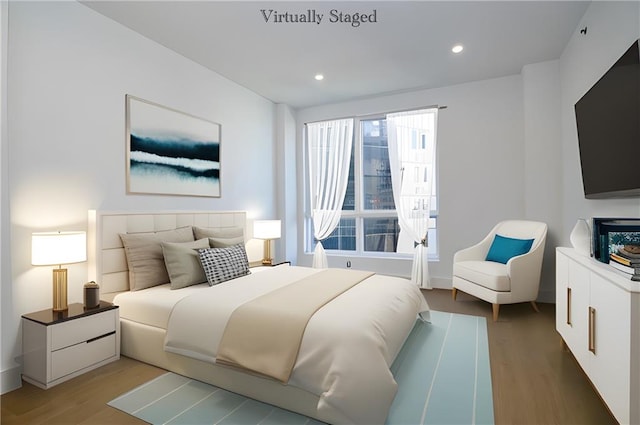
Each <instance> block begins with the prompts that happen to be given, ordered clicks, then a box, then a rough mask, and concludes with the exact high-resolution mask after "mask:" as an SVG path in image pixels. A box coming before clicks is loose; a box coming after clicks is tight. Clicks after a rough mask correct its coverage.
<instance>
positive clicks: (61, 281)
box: [53, 268, 69, 311]
mask: <svg viewBox="0 0 640 425" xmlns="http://www.w3.org/2000/svg"><path fill="white" fill-rule="evenodd" d="M68 309H69V305H68V304H67V269H62V268H60V269H53V311H66V310H68Z"/></svg>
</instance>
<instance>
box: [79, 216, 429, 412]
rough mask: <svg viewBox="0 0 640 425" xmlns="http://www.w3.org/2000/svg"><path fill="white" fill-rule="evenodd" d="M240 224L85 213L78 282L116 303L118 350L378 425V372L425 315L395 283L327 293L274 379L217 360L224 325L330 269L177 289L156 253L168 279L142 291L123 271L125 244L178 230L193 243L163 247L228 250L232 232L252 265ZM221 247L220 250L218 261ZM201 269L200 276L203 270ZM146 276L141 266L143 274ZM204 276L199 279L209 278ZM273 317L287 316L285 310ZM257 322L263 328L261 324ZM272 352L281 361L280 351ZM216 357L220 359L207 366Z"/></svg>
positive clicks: (384, 404) (280, 402)
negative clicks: (203, 244) (205, 244)
mask: <svg viewBox="0 0 640 425" xmlns="http://www.w3.org/2000/svg"><path fill="white" fill-rule="evenodd" d="M246 221H247V220H246V214H245V213H244V212H242V211H224V212H199V211H196V212H190V211H174V212H157V213H145V212H141V213H131V212H103V211H93V210H92V211H89V232H88V243H89V255H88V261H89V277H90V279H91V280H95V281H96V282H98V283H99V284H100V291H101V298H102V299H106V300H112V301H113V302H114V303H115V304H117V305H119V307H120V325H121V354H122V355H124V356H128V357H131V358H134V359H137V360H140V361H143V362H146V363H149V364H152V365H155V366H158V367H161V368H163V369H166V370H169V371H172V372H175V373H178V374H181V375H184V376H188V377H190V378H194V379H197V380H200V381H203V382H207V383H210V384H213V385H216V386H219V387H221V388H225V389H227V390H229V391H233V392H236V393H239V394H243V395H246V396H248V397H251V398H254V399H257V400H260V401H263V402H266V403H270V404H273V405H276V406H279V407H282V408H285V409H288V410H292V411H295V412H298V413H301V414H303V415H306V416H309V417H312V418H315V419H317V420H320V421H323V422H327V423H334V424H343V423H344V424H348V423H359V424H363V423H366V424H373V423H384V421H385V419H386V415H387V412H388V409H389V407H390V405H391V402H392V401H393V398H394V396H395V391H396V384H395V381H394V379H393V376H392V375H391V372H390V370H389V367H390V366H391V363H392V362H393V360H394V359H395V356H396V355H397V354H398V352H399V351H400V349H401V347H402V345H403V343H404V341H405V339H406V337H407V336H408V334H409V332H410V331H411V329H412V327H413V325H414V324H415V321H416V320H417V319H418V318H419V317H420V316H422V317H428V306H427V304H426V302H425V300H424V297H423V296H422V295H421V293H420V291H419V289H418V288H417V287H415V286H413V285H411V284H410V283H409V282H408V281H407V280H406V279H402V278H397V277H390V276H383V275H378V274H372V275H369V274H362V276H360V275H359V276H357V279H356V280H357V281H354V282H352V283H349V284H345V288H342V289H340V290H338V292H337V293H336V294H334V295H331V296H330V297H329V298H328V299H330V300H331V301H329V302H326V303H325V302H322V303H321V304H320V305H319V307H317V308H316V310H314V311H315V313H314V314H312V315H311V316H310V319H308V323H305V325H304V326H303V329H304V333H303V335H302V336H301V340H300V341H299V343H298V348H296V354H297V356H296V357H294V363H292V364H291V367H290V368H289V369H287V372H286V373H285V375H284V377H283V378H281V377H280V375H277V374H276V375H272V374H271V373H270V372H264V371H263V370H261V369H246V368H245V367H244V366H243V365H238V364H233V363H231V364H221V363H222V360H223V357H224V354H225V353H227V351H226V350H225V349H226V348H227V345H225V344H227V342H226V341H227V340H228V339H231V338H230V337H228V335H229V333H230V328H232V327H233V326H231V322H230V319H231V318H232V317H234V316H235V315H237V313H238V311H239V310H242V308H240V307H241V306H242V307H243V308H244V307H245V306H247V305H249V304H252V305H253V304H255V302H256V301H257V300H262V299H263V298H265V297H267V298H268V297H271V298H269V299H273V298H274V297H273V294H275V293H278V292H285V293H286V291H290V290H291V288H298V291H300V290H302V291H306V290H307V289H306V288H304V287H302V283H303V282H311V281H312V280H313V279H315V280H322V279H327V276H333V275H328V274H323V273H334V271H332V270H318V269H311V268H305V267H296V266H278V267H268V268H267V267H260V268H255V269H253V270H251V269H249V272H248V273H246V274H241V275H239V276H234V277H232V278H229V279H226V280H224V281H223V282H222V283H219V284H215V285H210V284H209V283H196V284H190V285H186V286H180V285H179V286H178V287H176V285H175V281H174V277H175V274H174V273H172V266H171V267H170V266H169V264H170V258H171V257H170V255H172V254H169V253H168V251H167V250H165V251H163V252H164V255H165V259H164V261H166V262H167V267H168V270H169V275H170V278H169V279H167V280H170V282H169V281H166V282H162V283H160V284H154V285H152V286H149V287H145V286H144V285H142V286H140V282H143V279H141V276H143V273H141V271H140V270H141V269H140V268H139V265H138V264H135V263H132V266H131V269H132V270H130V268H129V263H130V261H131V258H132V256H133V254H132V252H135V251H132V248H131V246H132V244H133V242H132V240H133V241H134V242H135V243H137V242H136V241H137V239H136V238H138V237H140V239H141V240H142V239H144V238H145V237H146V236H147V235H153V236H154V237H156V235H162V237H164V236H166V235H176V234H178V233H181V234H186V233H184V232H188V231H187V230H186V229H189V231H192V232H193V233H194V236H193V242H191V241H188V242H181V241H175V240H170V242H169V243H166V244H163V247H164V248H166V247H167V246H170V247H171V248H172V249H174V248H175V247H174V246H173V245H181V244H186V245H188V246H191V245H190V244H191V243H198V242H196V241H201V240H202V238H198V237H197V236H196V235H195V233H196V229H198V230H199V231H200V232H205V233H203V234H207V235H216V236H220V237H221V238H215V237H210V238H209V239H208V241H209V243H210V244H214V242H216V241H221V242H222V243H223V246H231V245H225V243H227V242H229V241H232V242H237V239H238V236H237V232H238V231H241V232H242V235H244V236H242V237H241V240H242V241H243V242H244V243H242V244H241V245H243V246H244V247H245V252H246V262H247V263H251V262H252V260H257V259H259V258H260V255H261V251H257V250H256V249H254V248H255V246H253V245H252V241H247V238H246V234H247V232H246V229H245V227H246ZM122 235H125V236H122ZM229 235H233V236H229ZM200 236H202V235H200ZM227 236H228V237H229V238H228V240H227V239H225V237H227ZM167 237H168V236H167ZM171 237H174V236H171ZM123 242H124V244H123ZM125 245H126V248H125ZM233 246H234V247H237V246H238V245H233ZM257 246H258V247H259V246H260V244H258V245H257ZM181 249H182V248H181ZM229 249H230V248H221V249H220V250H219V251H220V252H223V253H225V254H226V253H227V252H228V250H229ZM233 249H235V248H233ZM203 251H207V252H208V251H210V250H209V249H205V250H203ZM211 251H216V250H215V249H211ZM127 255H129V259H128V258H127ZM128 260H129V261H128ZM216 261H217V260H216ZM202 264H203V265H205V262H203V263H202ZM204 268H205V270H207V266H206V265H205V267H204ZM153 271H154V270H149V269H147V270H146V271H145V273H146V272H149V273H153ZM206 273H207V280H209V278H210V275H209V273H208V270H207V272H206ZM335 273H342V272H341V271H335ZM355 274H357V273H354V275H355ZM336 276H337V275H336ZM340 276H342V275H340ZM158 279H163V278H162V277H156V281H158ZM331 280H332V281H333V280H335V279H334V278H331ZM172 285H173V286H174V289H172ZM316 286H317V285H316ZM323 286H324V285H323ZM300 288H302V289H300ZM293 294H294V295H290V296H294V297H295V296H298V297H299V295H295V292H294V293H293ZM310 298H311V297H310ZM298 299H300V298H298ZM290 304H292V303H290ZM293 304H298V303H293ZM299 304H304V303H302V302H300V303H299ZM260 306H261V308H262V305H260ZM277 310H278V311H280V312H282V314H288V313H289V309H288V308H278V309H277ZM291 310H295V308H291ZM195 311H199V313H197V314H194V312H195ZM258 311H262V310H258ZM284 317H286V318H287V319H286V320H283V319H282V318H275V319H274V320H275V323H278V321H280V323H289V322H290V320H289V319H288V317H289V316H284ZM265 322H266V323H267V324H265V326H267V325H268V320H265ZM291 322H292V323H293V322H294V320H293V319H292V320H291ZM240 328H242V327H240ZM241 330H242V329H241ZM245 330H246V329H245ZM240 335H244V334H240ZM259 336H260V335H259V334H258V335H257V336H256V339H259ZM236 339H239V340H244V341H246V340H251V341H253V340H252V338H249V339H247V338H246V337H244V338H236ZM267 339H271V338H267ZM265 343H268V341H266V342H265ZM270 349H271V347H269V348H268V349H267V350H266V351H265V353H266V352H267V351H268V350H270ZM274 349H275V350H276V351H274V352H276V353H280V351H277V350H280V349H281V347H280V343H278V344H275V347H274ZM261 350H262V348H261ZM261 352H262V351H261ZM216 356H219V357H220V359H219V361H218V362H216ZM265 356H266V354H265Z"/></svg>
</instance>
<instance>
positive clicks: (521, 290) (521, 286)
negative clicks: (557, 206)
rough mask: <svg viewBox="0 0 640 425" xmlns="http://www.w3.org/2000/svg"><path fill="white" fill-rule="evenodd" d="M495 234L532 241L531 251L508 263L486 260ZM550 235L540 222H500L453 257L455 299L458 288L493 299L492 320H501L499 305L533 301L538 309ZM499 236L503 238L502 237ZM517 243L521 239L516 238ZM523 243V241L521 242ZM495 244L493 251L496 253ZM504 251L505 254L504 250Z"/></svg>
mask: <svg viewBox="0 0 640 425" xmlns="http://www.w3.org/2000/svg"><path fill="white" fill-rule="evenodd" d="M495 235H500V236H503V237H506V238H513V239H519V240H530V239H533V241H532V242H531V248H530V249H529V250H528V252H526V253H523V254H519V255H515V256H513V257H511V258H510V259H508V260H506V259H507V258H508V257H509V255H508V253H507V255H506V257H504V258H503V259H504V260H505V261H506V263H504V264H503V263H502V262H496V261H487V254H488V253H489V250H490V248H491V246H492V244H493V241H494V238H495ZM546 237H547V225H546V224H545V223H541V222H537V221H526V220H508V221H503V222H500V223H498V224H497V225H496V226H495V227H494V228H493V229H492V230H491V232H489V234H488V235H487V236H486V237H485V238H484V239H483V240H482V241H481V242H480V243H478V244H476V245H474V246H472V247H469V248H466V249H462V250H460V251H458V252H456V253H455V255H454V257H453V294H452V295H453V299H454V300H455V299H456V296H457V293H458V290H460V291H462V292H465V293H467V294H470V295H473V296H475V297H478V298H480V299H481V300H484V301H487V302H490V303H491V304H492V305H493V320H494V321H496V320H498V312H499V311H500V304H514V303H521V302H527V301H529V302H531V305H532V306H533V308H534V310H535V311H536V312H537V311H539V310H538V306H537V305H536V298H537V297H538V289H539V287H540V273H541V270H542V256H543V254H544V244H545V240H546ZM499 239H500V238H499ZM515 242H516V243H517V242H518V241H515ZM520 244H521V245H522V243H520ZM496 248H498V249H500V247H498V246H497V245H496V246H494V248H493V249H492V257H493V254H495V253H496V251H495V249H496ZM502 254H505V253H504V252H502Z"/></svg>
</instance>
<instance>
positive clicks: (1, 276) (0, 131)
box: [0, 1, 20, 392]
mask: <svg viewBox="0 0 640 425" xmlns="http://www.w3.org/2000/svg"><path fill="white" fill-rule="evenodd" d="M7 10H8V4H7V2H4V1H2V2H0V54H1V56H0V101H1V102H2V103H0V282H2V285H0V287H1V289H0V293H1V295H2V300H4V299H5V297H7V298H9V299H10V298H11V290H8V291H6V292H5V288H9V287H10V285H8V284H7V282H11V273H10V264H9V255H8V254H7V253H8V252H9V220H8V219H7V217H9V190H8V186H7V182H8V178H7V170H8V167H7V95H6V94H7V44H8V42H7V39H8V37H7V35H8V33H9V30H8V25H7ZM2 304H3V303H1V302H0V329H2V330H3V329H4V327H3V326H4V323H6V321H7V319H6V318H5V316H6V317H7V318H9V319H10V320H11V317H12V312H13V308H12V307H11V305H10V303H8V304H9V305H8V306H4V305H2ZM2 365H3V366H4V362H3V363H2ZM2 370H4V367H3V368H2V369H0V372H1V371H2ZM19 383H20V381H19V377H18V376H16V374H15V373H14V374H11V373H8V374H6V375H5V374H4V373H0V389H4V388H9V389H11V388H14V387H16V385H18V384H19ZM3 392H4V391H3Z"/></svg>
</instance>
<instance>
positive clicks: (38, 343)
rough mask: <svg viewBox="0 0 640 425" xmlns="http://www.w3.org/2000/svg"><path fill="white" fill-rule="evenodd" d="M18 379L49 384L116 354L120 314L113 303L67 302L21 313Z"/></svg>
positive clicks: (91, 366)
mask: <svg viewBox="0 0 640 425" xmlns="http://www.w3.org/2000/svg"><path fill="white" fill-rule="evenodd" d="M22 352H23V359H24V370H23V374H22V379H24V380H25V381H27V382H29V383H31V384H33V385H36V386H38V387H40V388H44V389H47V388H51V387H52V386H54V385H57V384H59V383H61V382H64V381H67V380H69V379H71V378H74V377H76V376H78V375H81V374H83V373H85V372H88V371H90V370H92V369H95V368H97V367H100V366H102V365H105V364H107V363H110V362H112V361H115V360H118V359H119V358H120V314H119V310H118V306H117V305H113V304H111V303H108V302H105V301H100V305H99V306H98V307H96V308H92V309H85V308H84V306H83V305H82V304H79V303H77V304H69V309H68V310H66V311H60V312H58V311H53V310H52V309H48V310H42V311H38V312H35V313H29V314H25V315H23V316H22Z"/></svg>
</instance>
